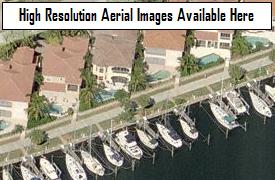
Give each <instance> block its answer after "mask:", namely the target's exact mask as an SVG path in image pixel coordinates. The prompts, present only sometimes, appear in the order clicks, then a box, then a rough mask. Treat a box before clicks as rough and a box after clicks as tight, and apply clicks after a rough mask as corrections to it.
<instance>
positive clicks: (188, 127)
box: [179, 119, 199, 140]
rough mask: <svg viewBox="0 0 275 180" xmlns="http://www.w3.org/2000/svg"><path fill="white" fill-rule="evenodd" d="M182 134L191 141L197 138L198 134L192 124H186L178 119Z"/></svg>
mask: <svg viewBox="0 0 275 180" xmlns="http://www.w3.org/2000/svg"><path fill="white" fill-rule="evenodd" d="M179 121H180V125H181V128H182V131H183V133H184V134H185V135H186V136H187V137H188V138H189V139H191V140H196V139H198V137H199V132H198V130H197V129H196V127H195V124H194V123H188V122H187V121H185V120H184V119H179Z"/></svg>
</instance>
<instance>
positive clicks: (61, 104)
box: [40, 37, 88, 116]
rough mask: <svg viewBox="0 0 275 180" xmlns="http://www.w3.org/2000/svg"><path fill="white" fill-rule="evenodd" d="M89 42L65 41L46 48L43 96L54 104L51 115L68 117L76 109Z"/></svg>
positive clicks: (68, 39) (44, 52) (43, 69)
mask: <svg viewBox="0 0 275 180" xmlns="http://www.w3.org/2000/svg"><path fill="white" fill-rule="evenodd" d="M87 50H88V39H86V38H80V37H77V38H68V37H64V40H63V43H62V45H60V44H58V45H47V44H46V45H45V46H44V47H43V49H42V51H43V52H42V55H43V62H42V75H43V77H44V83H43V85H42V86H41V90H40V94H41V95H45V96H46V97H47V98H48V100H49V101H50V102H51V103H52V104H53V107H52V115H54V114H56V116H59V115H60V114H63V113H65V112H66V111H67V110H68V108H70V107H74V106H76V105H77V103H78V100H79V93H80V86H81V81H82V79H81V77H80V75H81V72H80V69H81V68H83V67H84V59H83V57H84V55H85V54H86V52H87Z"/></svg>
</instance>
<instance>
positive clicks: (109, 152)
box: [103, 144, 123, 167]
mask: <svg viewBox="0 0 275 180" xmlns="http://www.w3.org/2000/svg"><path fill="white" fill-rule="evenodd" d="M103 150H104V153H105V155H106V158H107V160H108V161H109V162H110V163H111V164H113V165H114V166H117V167H120V166H122V165H123V158H122V157H121V156H120V154H118V152H113V151H115V150H112V149H111V147H109V146H108V145H106V144H103ZM114 153H117V155H119V157H120V158H121V160H118V161H117V160H115V159H113V158H112V155H114Z"/></svg>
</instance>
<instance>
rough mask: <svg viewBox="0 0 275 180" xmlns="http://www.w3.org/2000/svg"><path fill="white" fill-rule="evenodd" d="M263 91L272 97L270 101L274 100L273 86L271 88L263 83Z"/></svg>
mask: <svg viewBox="0 0 275 180" xmlns="http://www.w3.org/2000/svg"><path fill="white" fill-rule="evenodd" d="M265 92H266V93H267V94H268V96H269V97H270V98H271V99H272V101H273V102H275V88H273V87H271V86H269V85H265Z"/></svg>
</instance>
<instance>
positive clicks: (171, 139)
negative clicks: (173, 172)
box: [156, 123, 182, 148]
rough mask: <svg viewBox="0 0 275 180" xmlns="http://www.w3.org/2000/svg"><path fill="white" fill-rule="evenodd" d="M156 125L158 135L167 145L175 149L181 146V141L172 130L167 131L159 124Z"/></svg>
mask: <svg viewBox="0 0 275 180" xmlns="http://www.w3.org/2000/svg"><path fill="white" fill-rule="evenodd" d="M156 125H157V128H158V131H159V133H160V135H161V136H162V138H163V139H164V140H165V141H166V142H167V143H169V144H170V145H172V146H174V147H175V148H180V147H181V146H182V140H181V138H180V136H179V135H178V134H177V132H176V131H175V130H174V129H172V128H170V129H168V128H167V127H165V126H164V125H162V124H160V123H156Z"/></svg>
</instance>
